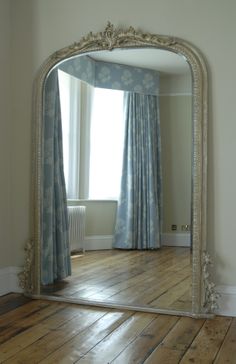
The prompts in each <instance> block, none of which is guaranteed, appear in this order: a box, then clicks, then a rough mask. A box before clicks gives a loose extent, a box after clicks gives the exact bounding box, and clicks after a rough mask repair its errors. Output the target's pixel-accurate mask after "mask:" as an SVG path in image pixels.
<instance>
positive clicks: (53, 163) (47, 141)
mask: <svg viewBox="0 0 236 364" xmlns="http://www.w3.org/2000/svg"><path fill="white" fill-rule="evenodd" d="M43 120H44V124H43V133H42V145H43V147H42V181H43V182H42V186H41V187H42V190H41V194H42V203H41V216H42V221H41V226H42V231H41V233H42V242H41V244H42V247H41V283H42V284H43V285H46V284H50V283H53V282H54V281H56V280H61V279H63V278H65V277H67V276H68V275H70V274H71V262H70V249H69V237H68V214H67V200H66V189H65V181H64V172H63V151H62V128H61V110H60V101H59V86H58V74H57V70H55V71H52V72H51V73H50V75H49V76H48V78H47V81H46V86H45V90H44V115H43Z"/></svg>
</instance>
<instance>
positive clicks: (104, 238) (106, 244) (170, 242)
mask: <svg viewBox="0 0 236 364" xmlns="http://www.w3.org/2000/svg"><path fill="white" fill-rule="evenodd" d="M161 240H162V245H163V246H183V247H189V246H190V233H188V232H186V233H164V234H162V236H161ZM112 242H113V235H90V236H86V237H85V250H103V249H112Z"/></svg>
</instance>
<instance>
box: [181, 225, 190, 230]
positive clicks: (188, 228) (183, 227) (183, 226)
mask: <svg viewBox="0 0 236 364" xmlns="http://www.w3.org/2000/svg"><path fill="white" fill-rule="evenodd" d="M181 230H182V231H190V225H181Z"/></svg>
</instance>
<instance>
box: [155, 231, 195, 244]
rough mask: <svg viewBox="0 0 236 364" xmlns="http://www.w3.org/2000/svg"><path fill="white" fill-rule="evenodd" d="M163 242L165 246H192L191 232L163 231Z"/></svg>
mask: <svg viewBox="0 0 236 364" xmlns="http://www.w3.org/2000/svg"><path fill="white" fill-rule="evenodd" d="M161 243H162V245H163V246H183V247H190V233H189V232H186V233H163V234H161Z"/></svg>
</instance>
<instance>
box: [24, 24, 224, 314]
mask: <svg viewBox="0 0 236 364" xmlns="http://www.w3.org/2000/svg"><path fill="white" fill-rule="evenodd" d="M207 119H208V81H207V71H206V65H205V61H204V59H203V58H202V56H201V54H200V53H199V51H198V50H197V49H196V48H195V47H193V46H192V45H191V44H189V43H188V42H186V41H184V40H182V39H178V38H174V37H168V36H162V35H157V34H150V33H144V32H142V31H139V30H135V29H134V28H132V27H129V28H128V29H127V30H125V29H119V28H118V29H116V28H115V27H114V26H113V25H112V24H111V23H109V22H108V24H107V26H106V28H105V30H104V31H103V32H98V33H92V32H90V33H89V34H88V35H87V36H85V37H83V38H81V40H80V41H79V42H78V43H74V44H72V45H70V46H68V47H65V48H63V49H60V50H59V51H57V52H55V53H54V54H52V55H51V56H50V57H49V58H48V59H47V60H45V62H44V63H43V64H42V66H41V68H40V70H39V72H38V74H37V77H36V79H35V84H34V94H33V143H32V145H33V157H32V167H33V172H32V176H33V179H32V186H33V189H32V238H31V239H30V240H29V241H28V242H27V244H26V246H25V252H26V253H25V254H26V259H25V266H24V270H23V271H22V272H21V273H20V274H19V281H20V285H21V287H22V288H23V289H24V291H25V292H26V293H27V295H30V296H31V297H33V298H39V299H41V298H44V299H53V300H58V301H67V302H68V301H69V302H76V303H79V304H85V305H95V306H104V307H113V308H122V309H132V310H140V311H147V312H157V313H167V314H172V313H173V314H178V315H189V316H192V317H209V316H211V312H212V311H213V310H214V309H215V308H216V307H217V303H216V301H217V298H218V295H217V293H216V292H215V290H214V284H213V283H212V282H211V281H210V274H209V272H208V266H209V265H210V264H211V259H210V257H209V254H208V253H207V251H206V235H207V231H206V227H207V224H206V201H207V189H206V186H207Z"/></svg>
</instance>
